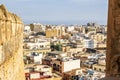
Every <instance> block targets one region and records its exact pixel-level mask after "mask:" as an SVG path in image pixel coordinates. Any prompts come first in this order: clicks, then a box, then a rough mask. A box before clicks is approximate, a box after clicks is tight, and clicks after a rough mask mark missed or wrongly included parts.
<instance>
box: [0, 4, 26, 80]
mask: <svg viewBox="0 0 120 80" xmlns="http://www.w3.org/2000/svg"><path fill="white" fill-rule="evenodd" d="M22 41H23V23H22V21H21V20H20V18H19V17H18V16H17V15H15V14H13V13H10V12H8V11H7V10H6V9H5V7H4V5H1V6H0V80H25V77H24V64H23V49H22V44H23V42H22Z"/></svg>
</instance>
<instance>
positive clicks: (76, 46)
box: [23, 23, 107, 80]
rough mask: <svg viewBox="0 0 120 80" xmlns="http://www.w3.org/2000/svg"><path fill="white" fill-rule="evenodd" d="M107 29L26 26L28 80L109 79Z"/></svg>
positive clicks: (99, 27)
mask: <svg viewBox="0 0 120 80" xmlns="http://www.w3.org/2000/svg"><path fill="white" fill-rule="evenodd" d="M106 34H107V26H106V25H98V24H96V23H87V24H86V25H68V26H66V25H43V24H40V23H32V24H29V25H25V26H24V40H23V41H24V45H23V48H24V52H23V54H24V64H25V77H26V80H38V79H40V80H61V79H62V80H98V79H100V78H103V77H105V66H106V61H105V59H106Z"/></svg>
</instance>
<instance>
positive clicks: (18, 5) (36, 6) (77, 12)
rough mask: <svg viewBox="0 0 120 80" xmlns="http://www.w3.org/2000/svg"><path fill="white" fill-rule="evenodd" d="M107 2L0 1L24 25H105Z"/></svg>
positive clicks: (101, 0)
mask: <svg viewBox="0 0 120 80" xmlns="http://www.w3.org/2000/svg"><path fill="white" fill-rule="evenodd" d="M107 1H108V0H1V1H0V3H1V4H5V6H6V7H7V9H8V10H9V11H10V12H13V13H16V14H17V15H19V16H20V17H21V18H22V20H23V21H24V22H25V23H31V22H40V23H47V24H48V23H49V24H85V23H87V22H97V23H99V24H106V23H107V12H108V11H107V7H108V3H107Z"/></svg>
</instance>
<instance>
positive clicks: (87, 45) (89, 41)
mask: <svg viewBox="0 0 120 80" xmlns="http://www.w3.org/2000/svg"><path fill="white" fill-rule="evenodd" d="M84 48H91V49H92V48H94V41H93V40H92V39H85V40H84Z"/></svg>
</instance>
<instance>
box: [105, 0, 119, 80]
mask: <svg viewBox="0 0 120 80" xmlns="http://www.w3.org/2000/svg"><path fill="white" fill-rule="evenodd" d="M107 34H108V36H107V56H106V57H107V58H106V63H107V64H106V77H120V0H109V10H108V32H107ZM111 80H112V79H111ZM115 80H117V79H115Z"/></svg>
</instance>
